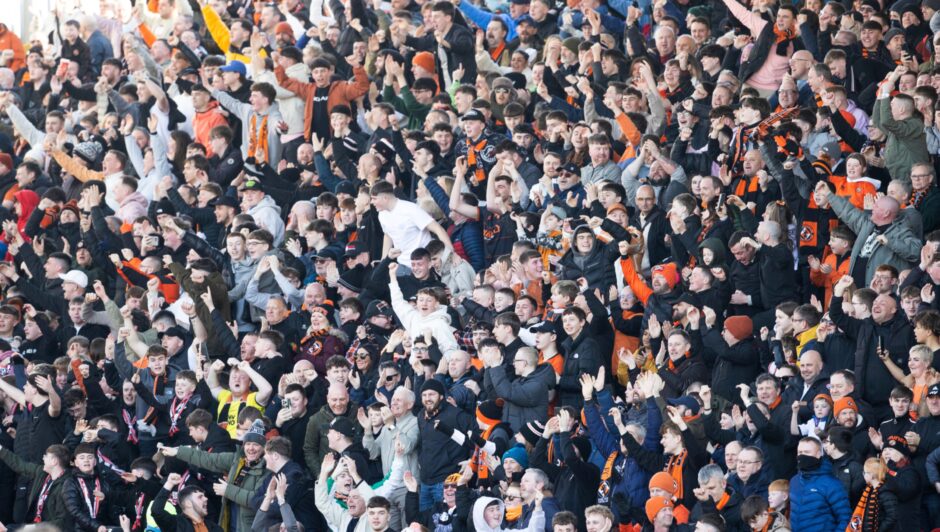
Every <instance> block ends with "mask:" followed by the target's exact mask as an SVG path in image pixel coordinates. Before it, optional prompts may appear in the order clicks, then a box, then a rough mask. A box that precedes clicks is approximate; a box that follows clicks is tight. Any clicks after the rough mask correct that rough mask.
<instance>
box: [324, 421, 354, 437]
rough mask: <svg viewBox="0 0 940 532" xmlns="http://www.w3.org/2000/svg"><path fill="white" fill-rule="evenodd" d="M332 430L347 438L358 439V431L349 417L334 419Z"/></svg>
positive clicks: (331, 425)
mask: <svg viewBox="0 0 940 532" xmlns="http://www.w3.org/2000/svg"><path fill="white" fill-rule="evenodd" d="M330 430H335V431H336V432H339V433H340V434H342V435H343V436H346V437H347V438H355V437H356V429H355V427H353V424H352V421H350V420H349V418H347V417H343V416H339V417H334V418H333V421H330Z"/></svg>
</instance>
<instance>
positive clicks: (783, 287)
mask: <svg viewBox="0 0 940 532" xmlns="http://www.w3.org/2000/svg"><path fill="white" fill-rule="evenodd" d="M755 239H756V240H755ZM740 243H742V244H746V245H748V246H751V247H752V248H754V249H756V250H757V262H758V264H759V265H760V269H759V272H760V292H761V295H760V297H761V303H763V305H764V308H767V309H773V308H774V307H776V306H777V305H779V304H780V303H783V302H784V301H788V300H790V299H792V298H793V294H795V293H797V290H798V289H797V286H796V277H795V276H794V275H793V252H791V251H790V248H788V247H787V245H786V239H785V237H784V234H783V229H782V228H781V227H780V224H778V223H777V222H774V221H763V222H760V224H759V225H758V226H757V233H756V234H755V235H754V238H753V239H752V238H750V237H745V238H742V239H741V240H740ZM771 319H772V311H770V310H768V311H764V313H763V314H761V315H758V316H755V323H754V327H755V328H760V327H762V326H766V325H769V322H770V320H771Z"/></svg>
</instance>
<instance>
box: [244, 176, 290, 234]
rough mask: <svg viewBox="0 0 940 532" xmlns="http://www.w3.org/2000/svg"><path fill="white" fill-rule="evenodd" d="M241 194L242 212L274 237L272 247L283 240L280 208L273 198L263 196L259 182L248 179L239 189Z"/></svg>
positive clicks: (262, 187) (262, 189)
mask: <svg viewBox="0 0 940 532" xmlns="http://www.w3.org/2000/svg"><path fill="white" fill-rule="evenodd" d="M239 191H240V192H242V212H244V213H246V214H249V215H251V217H252V218H254V220H255V223H257V224H258V226H259V227H260V228H261V229H264V230H266V231H268V232H269V233H271V234H272V235H273V236H274V245H275V246H279V245H280V244H281V242H282V241H283V240H284V227H285V226H284V221H283V219H282V218H281V208H280V207H279V206H278V205H277V204H276V203H275V202H274V198H273V197H271V196H269V195H267V194H265V192H264V186H263V185H262V184H261V181H258V180H257V179H254V178H250V179H248V180H247V181H245V183H244V184H243V185H242V186H241V188H239Z"/></svg>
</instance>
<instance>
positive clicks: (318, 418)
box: [304, 401, 362, 478]
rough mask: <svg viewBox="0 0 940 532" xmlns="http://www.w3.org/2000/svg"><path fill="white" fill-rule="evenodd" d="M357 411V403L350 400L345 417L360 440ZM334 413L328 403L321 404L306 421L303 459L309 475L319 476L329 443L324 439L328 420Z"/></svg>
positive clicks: (330, 419) (360, 431) (334, 415)
mask: <svg viewBox="0 0 940 532" xmlns="http://www.w3.org/2000/svg"><path fill="white" fill-rule="evenodd" d="M358 411H359V405H357V404H355V403H353V402H352V401H350V403H349V406H348V407H347V408H346V417H347V418H349V420H350V421H352V422H353V427H355V428H356V440H357V441H361V440H362V426H361V425H359V421H358V420H357V419H356V412H358ZM335 417H336V414H334V413H333V411H332V410H330V405H323V407H322V408H320V410H319V411H318V412H317V413H316V414H314V415H312V416H310V421H308V422H307V433H306V435H305V436H304V461H305V462H307V468H309V469H310V475H311V476H312V477H313V478H319V476H320V463H321V462H322V461H323V457H324V456H326V453H327V451H329V450H330V443H329V441H328V440H327V439H326V433H327V432H329V426H330V422H331V421H333V418H335Z"/></svg>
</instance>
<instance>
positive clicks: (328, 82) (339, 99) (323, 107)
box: [274, 53, 369, 142]
mask: <svg viewBox="0 0 940 532" xmlns="http://www.w3.org/2000/svg"><path fill="white" fill-rule="evenodd" d="M276 59H277V54H275V60H276ZM361 61H362V59H361V58H360V57H359V54H358V53H353V54H351V55H349V56H348V57H346V62H347V63H348V64H349V66H350V67H352V71H353V76H354V78H355V80H354V81H353V82H349V81H345V80H334V78H333V64H332V63H330V62H329V61H327V60H326V59H324V58H322V57H321V58H317V59H315V60H314V61H313V64H312V68H311V74H312V75H313V83H304V82H301V81H297V80H296V79H293V78H292V77H289V76H288V75H287V73H286V71H285V70H284V67H283V66H281V64H280V62H278V64H277V66H276V67H275V68H274V75H275V76H276V77H277V82H278V83H279V84H280V85H281V87H283V88H285V89H287V90H289V91H290V92H293V93H294V94H296V95H297V96H299V97H301V98H303V99H304V101H305V102H306V105H305V107H304V131H305V132H306V134H305V136H304V138H305V139H306V140H307V141H308V142H309V141H310V140H311V135H316V136H317V138H319V139H321V140H323V141H326V139H329V138H332V137H333V133H334V132H332V131H331V126H330V114H331V113H332V112H333V108H334V107H336V106H337V105H346V106H348V105H350V104H351V103H352V101H353V100H355V99H357V98H359V97H360V96H362V95H363V94H365V93H366V92H368V90H369V77H368V75H367V74H366V71H365V68H363V67H362V64H361Z"/></svg>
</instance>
